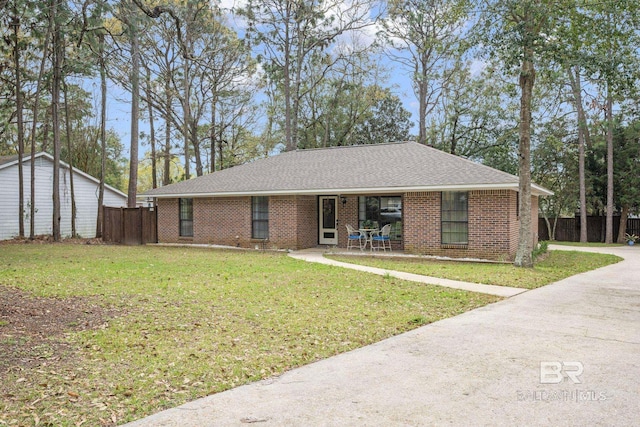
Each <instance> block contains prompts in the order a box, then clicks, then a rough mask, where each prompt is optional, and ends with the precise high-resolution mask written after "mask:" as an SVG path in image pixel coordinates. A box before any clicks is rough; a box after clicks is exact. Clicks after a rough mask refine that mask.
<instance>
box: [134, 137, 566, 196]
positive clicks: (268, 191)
mask: <svg viewBox="0 0 640 427" xmlns="http://www.w3.org/2000/svg"><path fill="white" fill-rule="evenodd" d="M482 189H511V190H516V191H517V190H518V177H517V176H514V175H511V174H508V173H505V172H502V171H499V170H496V169H493V168H491V167H488V166H484V165H481V164H478V163H475V162H472V161H470V160H467V159H464V158H462V157H458V156H454V155H452V154H448V153H445V152H443V151H440V150H437V149H435V148H431V147H428V146H426V145H422V144H418V143H416V142H401V143H392V144H376V145H356V146H347V147H332V148H322V149H308V150H296V151H290V152H285V153H282V154H279V155H277V156H273V157H268V158H266V159H260V160H256V161H254V162H252V163H247V164H244V165H241V166H236V167H233V168H230V169H225V170H222V171H219V172H215V173H211V174H209V175H204V176H201V177H198V178H194V179H191V180H188V181H182V182H179V183H176V184H171V185H167V186H165V187H159V188H156V189H153V190H149V191H147V192H145V193H143V194H141V195H140V196H141V197H158V198H169V197H216V196H247V195H285V194H286V195H291V194H315V195H320V194H362V193H374V194H391V193H402V192H407V191H467V190H482ZM532 192H533V194H537V195H550V194H553V193H552V192H550V191H549V190H546V189H544V188H542V187H540V186H537V185H533V186H532Z"/></svg>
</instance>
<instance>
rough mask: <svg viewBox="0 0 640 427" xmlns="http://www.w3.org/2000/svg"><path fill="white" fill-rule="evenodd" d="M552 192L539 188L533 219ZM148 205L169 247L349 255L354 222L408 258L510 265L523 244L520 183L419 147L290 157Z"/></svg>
mask: <svg viewBox="0 0 640 427" xmlns="http://www.w3.org/2000/svg"><path fill="white" fill-rule="evenodd" d="M551 194H552V193H551V192H550V191H549V190H546V189H544V188H542V187H540V186H537V185H532V203H531V204H532V215H533V217H534V218H537V212H538V197H540V196H545V195H551ZM141 197H146V198H147V199H150V198H153V199H154V200H155V204H156V206H157V210H158V241H159V242H161V243H180V242H182V243H208V244H220V245H230V246H238V247H248V248H252V247H256V246H262V245H263V244H264V245H266V246H267V247H270V248H274V249H275V248H277V249H304V248H310V247H316V246H325V245H326V246H337V247H343V248H344V247H346V245H347V232H346V228H345V225H346V224H351V225H353V226H354V227H355V228H359V227H361V226H362V225H363V223H364V222H365V221H375V222H377V224H378V226H379V227H382V226H383V225H385V224H391V239H392V247H393V249H394V250H404V251H405V252H407V253H416V254H425V255H440V256H450V257H479V258H486V259H505V260H510V259H513V257H514V256H515V252H516V249H517V244H518V226H519V217H518V177H516V176H513V175H510V174H508V173H505V172H501V171H498V170H496V169H493V168H490V167H487V166H484V165H480V164H477V163H474V162H472V161H470V160H466V159H463V158H461V157H457V156H454V155H451V154H448V153H445V152H442V151H440V150H437V149H435V148H431V147H428V146H426V145H422V144H418V143H416V142H401V143H390V144H379V145H359V146H347V147H333V148H324V149H309V150H296V151H291V152H285V153H282V154H279V155H276V156H272V157H268V158H266V159H261V160H256V161H254V162H252V163H248V164H244V165H242V166H236V167H233V168H230V169H225V170H223V171H220V172H215V173H212V174H209V175H205V176H201V177H198V178H195V179H191V180H188V181H183V182H179V183H176V184H172V185H168V186H165V187H160V188H156V189H153V190H150V191H147V192H146V193H144V194H142V195H141ZM537 224H538V222H537V221H532V230H531V238H532V239H534V241H537V234H538V230H537Z"/></svg>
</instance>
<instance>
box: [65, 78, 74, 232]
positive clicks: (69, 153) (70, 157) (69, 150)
mask: <svg viewBox="0 0 640 427" xmlns="http://www.w3.org/2000/svg"><path fill="white" fill-rule="evenodd" d="M63 88H64V121H65V129H66V134H67V161H68V162H69V187H70V188H71V237H73V238H75V237H76V236H77V233H76V197H75V188H74V186H73V149H72V147H71V122H70V120H69V96H68V92H67V83H66V82H64V81H63Z"/></svg>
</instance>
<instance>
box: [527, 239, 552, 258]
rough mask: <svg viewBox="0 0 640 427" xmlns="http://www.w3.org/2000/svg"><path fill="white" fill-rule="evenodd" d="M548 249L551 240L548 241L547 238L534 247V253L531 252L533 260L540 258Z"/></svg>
mask: <svg viewBox="0 0 640 427" xmlns="http://www.w3.org/2000/svg"><path fill="white" fill-rule="evenodd" d="M548 250H549V242H547V241H546V240H543V241H541V242H538V245H537V246H536V247H535V248H534V249H533V253H532V254H531V255H532V258H533V260H534V261H535V260H537V259H538V258H540V257H541V256H542V255H545V254H546V253H547V251H548Z"/></svg>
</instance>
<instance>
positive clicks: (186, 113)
mask: <svg viewBox="0 0 640 427" xmlns="http://www.w3.org/2000/svg"><path fill="white" fill-rule="evenodd" d="M183 90H184V94H183V95H182V96H183V98H182V115H183V122H184V123H183V126H182V136H183V138H184V178H185V179H189V178H191V174H190V171H189V163H190V162H189V157H190V156H189V120H190V117H191V105H190V103H189V98H190V92H191V91H190V86H189V64H188V62H187V60H186V59H185V62H184V83H183Z"/></svg>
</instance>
